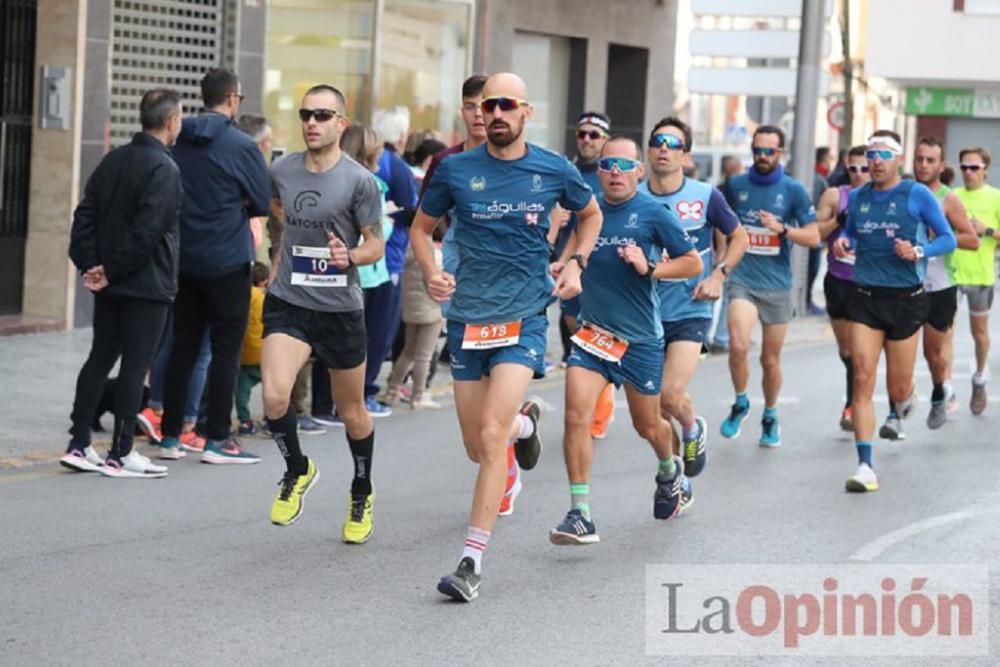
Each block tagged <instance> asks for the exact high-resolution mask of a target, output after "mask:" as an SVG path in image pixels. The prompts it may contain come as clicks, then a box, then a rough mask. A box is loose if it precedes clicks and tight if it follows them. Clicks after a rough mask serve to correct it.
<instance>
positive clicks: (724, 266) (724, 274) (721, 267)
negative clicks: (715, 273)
mask: <svg viewBox="0 0 1000 667" xmlns="http://www.w3.org/2000/svg"><path fill="white" fill-rule="evenodd" d="M715 268H717V269H719V271H721V272H722V277H723V278H728V277H729V266H728V265H727V264H726V263H725V262H720V263H719V264H718V265H716V267H715Z"/></svg>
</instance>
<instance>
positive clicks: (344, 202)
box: [268, 152, 382, 313]
mask: <svg viewBox="0 0 1000 667" xmlns="http://www.w3.org/2000/svg"><path fill="white" fill-rule="evenodd" d="M306 156H307V153H304V152H303V153H293V154H292V155H288V156H286V157H283V158H281V159H280V160H278V161H277V162H276V163H275V164H274V166H273V167H272V168H271V179H272V181H273V183H274V196H275V198H277V199H278V200H279V201H281V206H282V210H283V212H284V216H283V217H284V228H283V230H282V243H281V259H280V262H279V265H278V270H277V274H276V276H275V280H274V282H273V283H272V284H271V285H270V286H269V288H268V293H269V294H272V295H274V296H276V297H278V298H279V299H281V300H282V301H287V302H288V303H291V304H294V305H296V306H301V307H303V308H310V309H312V310H319V311H323V312H328V313H338V312H344V311H349V310H361V309H362V308H363V307H364V299H363V296H362V293H361V284H360V283H359V281H358V270H357V268H355V267H353V266H352V267H350V268H348V269H347V271H341V270H340V269H338V268H337V267H336V266H334V265H333V264H332V263H331V262H330V261H329V260H328V257H329V248H328V244H329V242H330V239H329V236H328V234H329V233H331V232H332V233H333V234H334V236H336V237H337V238H339V239H340V240H341V241H343V242H344V244H346V245H347V247H348V248H354V247H356V246H357V245H358V240H359V239H360V238H361V230H362V227H363V226H369V225H375V226H378V225H380V224H381V219H382V195H381V193H380V192H379V189H378V185H377V184H376V183H375V176H374V175H373V174H372V173H371V172H370V171H368V170H367V169H365V168H364V167H363V166H361V165H360V164H358V163H357V162H355V161H354V160H352V159H351V158H350V157H349V156H347V155H343V154H342V155H341V157H340V160H339V161H338V162H337V163H336V164H335V165H334V166H333V167H332V168H331V169H328V170H326V171H323V172H321V173H315V172H311V171H309V170H308V169H307V168H306Z"/></svg>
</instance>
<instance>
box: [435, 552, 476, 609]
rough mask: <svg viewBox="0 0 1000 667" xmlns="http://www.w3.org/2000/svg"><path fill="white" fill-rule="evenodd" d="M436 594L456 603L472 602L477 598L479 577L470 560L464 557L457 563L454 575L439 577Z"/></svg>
mask: <svg viewBox="0 0 1000 667" xmlns="http://www.w3.org/2000/svg"><path fill="white" fill-rule="evenodd" d="M438 592H439V593H442V594H444V595H447V596H448V597H450V598H451V599H452V600H455V601H457V602H472V601H473V600H475V599H476V598H477V597H479V575H478V574H476V564H475V563H473V562H472V559H471V558H469V557H468V556H466V557H465V558H463V559H462V560H461V561H459V563H458V568H457V569H456V570H455V573H454V574H449V575H448V576H446V577H441V581H439V582H438Z"/></svg>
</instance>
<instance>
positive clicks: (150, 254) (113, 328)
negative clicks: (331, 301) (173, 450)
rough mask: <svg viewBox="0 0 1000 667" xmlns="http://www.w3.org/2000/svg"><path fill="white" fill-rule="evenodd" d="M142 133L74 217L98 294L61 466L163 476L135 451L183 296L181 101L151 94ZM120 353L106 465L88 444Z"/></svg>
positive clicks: (87, 273)
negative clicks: (168, 328) (147, 386)
mask: <svg viewBox="0 0 1000 667" xmlns="http://www.w3.org/2000/svg"><path fill="white" fill-rule="evenodd" d="M139 116H140V121H141V123H142V132H139V133H137V134H136V135H135V136H133V137H132V141H131V142H130V143H128V144H126V145H125V146H122V147H120V148H116V149H115V150H113V151H111V153H109V154H108V155H106V156H105V157H104V159H103V160H101V163H100V164H99V165H98V166H97V169H95V170H94V173H93V175H91V177H90V178H89V179H88V181H87V186H86V189H85V191H84V197H83V201H81V202H80V205H79V206H77V207H76V211H75V212H74V214H73V228H72V233H71V237H70V247H69V256H70V259H71V260H73V264H75V265H76V267H77V268H78V269H79V270H80V272H81V273H82V274H83V285H84V287H86V288H87V289H88V290H90V291H91V292H93V293H94V338H93V341H92V343H91V347H90V355H89V356H88V357H87V361H86V363H84V365H83V368H81V369H80V375H79V376H78V377H77V380H76V398H75V399H74V401H73V414H72V417H71V419H72V421H73V426H72V428H71V429H70V434H71V435H72V439H71V440H70V443H69V446H68V447H67V449H66V453H65V455H64V456H63V457H62V458H61V459H60V463H62V465H63V466H65V467H67V468H70V469H71V470H79V471H82V472H100V473H102V474H104V475H106V476H108V477H133V478H152V477H164V476H166V474H167V469H166V468H165V467H164V466H159V465H156V464H154V463H152V462H151V461H150V460H149V459H148V458H146V457H145V456H143V455H141V454H139V453H138V452H137V451H135V450H134V449H133V448H132V437H133V435H135V426H136V413H138V412H139V409H140V408H141V407H142V406H141V405H140V403H141V402H142V385H143V380H144V379H145V377H146V371H147V370H148V369H149V366H150V364H151V363H152V361H153V354H154V353H155V352H156V344H157V341H159V340H160V334H161V333H162V332H163V324H164V322H165V321H166V319H167V311H168V310H169V308H170V303H171V302H172V301H173V300H174V296H175V295H176V294H177V262H178V256H179V249H178V221H179V216H180V210H181V200H182V197H183V190H182V187H181V174H180V171H179V170H178V168H177V164H176V163H175V162H174V160H173V158H172V157H171V155H170V146H173V145H174V143H175V142H176V141H177V137H178V135H180V133H181V98H180V95H179V94H178V93H177V92H175V91H172V90H165V89H162V88H161V89H155V90H150V91H149V92H147V93H146V94H145V95H143V97H142V102H140V104H139ZM119 357H121V367H120V369H119V371H118V384H117V388H116V391H115V405H114V413H115V429H114V436H113V437H112V440H111V451H110V452H109V453H108V456H107V459H106V460H104V461H101V459H100V457H99V456H98V455H97V453H96V452H95V451H94V449H93V448H92V447H91V446H90V425H91V424H92V423H93V421H94V414H95V413H96V411H97V404H98V401H99V400H100V398H101V394H102V393H103V392H102V389H103V387H104V384H105V382H106V381H107V379H108V373H109V372H111V368H112V367H113V366H114V365H115V362H117V361H118V358H119Z"/></svg>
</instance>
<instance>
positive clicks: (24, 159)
mask: <svg viewBox="0 0 1000 667" xmlns="http://www.w3.org/2000/svg"><path fill="white" fill-rule="evenodd" d="M675 16H676V0H632V1H631V2H628V3H606V2H603V0H542V1H539V0H7V1H6V2H4V3H3V5H2V8H0V35H2V36H3V38H4V39H3V42H2V44H3V67H4V88H3V94H2V97H0V174H2V179H0V332H3V331H6V332H8V333H11V332H19V331H31V330H40V329H52V328H63V327H73V326H86V325H88V324H89V323H90V318H91V310H92V301H93V299H92V298H91V296H90V294H89V293H88V292H87V291H86V290H85V289H83V286H82V283H81V282H80V280H79V276H78V275H77V272H76V270H75V269H74V267H73V266H72V265H71V264H70V262H69V260H68V259H67V249H68V246H69V233H70V225H71V221H72V213H73V209H74V207H75V206H76V204H77V203H78V201H79V199H80V196H81V192H82V190H83V187H84V185H85V184H86V180H87V178H88V177H89V176H90V174H91V172H92V171H93V169H94V168H95V167H96V165H97V164H98V162H99V161H100V160H101V158H102V157H103V156H104V155H105V154H106V153H107V151H108V150H110V149H111V148H113V147H115V146H118V145H121V144H123V143H126V142H127V141H128V140H129V138H130V137H131V135H132V133H133V132H135V131H137V130H138V129H139V123H138V101H139V98H140V96H141V95H142V93H143V92H144V91H145V90H148V89H149V88H152V87H157V86H162V87H171V88H175V89H177V90H180V91H181V92H182V93H183V95H184V97H185V111H186V112H188V113H192V112H194V111H196V110H197V109H198V108H199V106H200V100H199V90H198V82H199V81H200V79H201V77H202V76H203V74H204V73H205V72H206V71H207V70H208V69H210V68H212V67H217V66H228V67H232V68H233V69H235V70H236V71H237V72H238V73H239V75H240V78H241V80H242V82H243V92H244V93H245V95H246V99H245V101H244V105H243V111H246V112H262V113H264V114H265V115H267V116H268V118H269V120H270V121H271V122H272V124H273V126H274V129H275V139H274V145H275V146H276V147H281V148H285V149H286V150H297V149H300V148H301V138H300V132H299V124H298V120H297V118H296V113H295V111H296V109H297V106H298V102H299V99H300V98H301V96H302V93H303V92H304V91H305V90H306V89H307V88H308V87H309V86H311V85H313V84H315V83H318V82H327V83H331V84H333V85H336V86H338V87H341V88H342V89H343V90H344V92H345V93H346V94H347V97H348V106H349V113H350V115H351V116H352V117H353V118H357V119H360V120H363V121H367V120H369V119H370V118H371V114H372V112H373V111H374V110H375V109H378V108H382V107H389V106H397V105H403V106H406V107H407V108H409V110H410V115H411V127H412V128H413V129H421V128H430V129H435V130H438V131H439V132H441V133H442V134H443V135H444V136H445V138H446V139H449V140H451V139H457V138H459V137H460V134H461V128H460V123H459V113H458V111H459V106H460V99H459V98H460V88H461V83H462V81H463V80H464V79H465V78H466V77H467V76H468V75H469V74H471V73H473V72H484V73H489V72H497V71H504V70H513V71H515V72H518V73H520V74H521V75H522V76H523V77H524V78H525V79H526V81H527V84H528V90H529V97H530V98H531V99H530V101H531V102H532V104H533V105H534V107H535V109H536V114H535V118H534V121H533V122H532V123H531V124H530V125H529V130H528V132H529V139H531V140H532V141H536V142H538V143H541V144H543V145H545V146H547V147H549V148H552V149H554V150H560V151H566V152H569V153H570V154H571V153H572V147H573V145H574V144H573V131H574V129H575V128H574V127H573V125H574V122H575V119H576V117H577V116H578V115H579V114H580V113H581V112H583V111H584V110H588V109H593V110H603V111H606V112H607V113H609V115H610V116H611V117H612V120H613V122H614V125H615V129H616V130H619V131H624V132H627V133H629V134H631V135H633V136H635V137H637V138H638V137H641V136H642V135H643V134H644V132H645V130H646V129H647V128H648V124H649V123H650V122H652V121H653V120H655V119H656V118H659V117H660V116H662V115H666V114H667V113H669V112H670V111H671V110H672V102H673V86H672V82H673V66H674V65H673V62H674V61H673V58H674V48H675ZM8 82H10V84H9V85H8Z"/></svg>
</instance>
